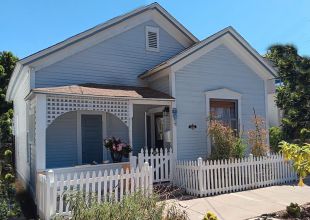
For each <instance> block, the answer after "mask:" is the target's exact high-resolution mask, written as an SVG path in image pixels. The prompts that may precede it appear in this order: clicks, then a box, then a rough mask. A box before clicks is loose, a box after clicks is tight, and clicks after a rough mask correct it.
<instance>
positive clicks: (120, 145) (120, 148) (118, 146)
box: [117, 143, 123, 152]
mask: <svg viewBox="0 0 310 220" xmlns="http://www.w3.org/2000/svg"><path fill="white" fill-rule="evenodd" d="M122 149H123V144H122V143H120V144H118V145H117V151H119V152H120V151H122Z"/></svg>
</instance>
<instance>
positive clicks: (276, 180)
mask: <svg viewBox="0 0 310 220" xmlns="http://www.w3.org/2000/svg"><path fill="white" fill-rule="evenodd" d="M175 177H176V178H175V184H176V185H177V186H179V187H181V188H184V189H185V190H186V191H187V192H188V193H189V194H192V195H195V196H208V195H215V194H221V193H228V192H235V191H241V190H246V189H253V188H260V187H264V186H270V185H276V184H283V183H288V182H291V181H294V180H296V179H297V175H296V173H295V171H294V170H293V167H292V164H291V161H285V159H284V158H283V156H282V155H281V154H272V155H270V156H266V157H253V156H250V157H246V158H242V159H231V160H207V161H203V160H202V159H201V158H198V160H197V161H177V163H176V172H175Z"/></svg>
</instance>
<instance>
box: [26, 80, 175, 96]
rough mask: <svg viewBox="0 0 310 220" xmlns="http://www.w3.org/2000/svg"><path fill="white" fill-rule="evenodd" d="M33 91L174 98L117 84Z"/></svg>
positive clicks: (143, 88) (82, 85) (33, 91)
mask: <svg viewBox="0 0 310 220" xmlns="http://www.w3.org/2000/svg"><path fill="white" fill-rule="evenodd" d="M31 92H32V93H39V94H53V95H81V96H101V97H117V98H128V99H160V100H174V98H173V97H171V96H170V95H168V94H166V93H163V92H160V91H157V90H155V89H151V88H148V87H137V86H116V85H103V84H94V83H87V84H81V85H70V86H56V87H48V88H35V89H32V91H31Z"/></svg>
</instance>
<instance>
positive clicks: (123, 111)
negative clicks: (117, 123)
mask: <svg viewBox="0 0 310 220" xmlns="http://www.w3.org/2000/svg"><path fill="white" fill-rule="evenodd" d="M46 99H47V100H46V105H47V126H48V125H50V124H51V123H52V122H53V121H54V120H55V119H56V118H57V117H58V116H60V115H62V114H64V113H66V112H70V111H77V110H90V111H104V112H109V113H111V114H113V115H115V116H116V117H118V118H119V119H120V120H121V121H122V122H124V123H125V124H126V125H127V126H128V100H123V99H106V98H97V97H78V96H58V95H57V96H56V95H54V96H47V97H46Z"/></svg>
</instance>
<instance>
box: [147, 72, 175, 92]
mask: <svg viewBox="0 0 310 220" xmlns="http://www.w3.org/2000/svg"><path fill="white" fill-rule="evenodd" d="M149 86H150V87H151V88H152V89H155V90H158V91H161V92H164V93H166V94H170V88H169V76H164V77H161V78H158V79H156V80H154V81H152V82H151V83H150V84H149Z"/></svg>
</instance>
